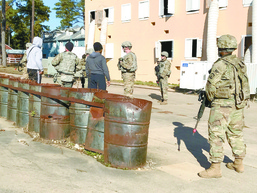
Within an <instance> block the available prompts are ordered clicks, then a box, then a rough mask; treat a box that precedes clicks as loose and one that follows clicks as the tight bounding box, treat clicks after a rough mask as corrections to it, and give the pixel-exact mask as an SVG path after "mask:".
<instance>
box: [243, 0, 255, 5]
mask: <svg viewBox="0 0 257 193" xmlns="http://www.w3.org/2000/svg"><path fill="white" fill-rule="evenodd" d="M252 3H253V0H243V5H244V6H252Z"/></svg>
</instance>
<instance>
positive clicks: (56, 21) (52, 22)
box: [43, 0, 61, 31]
mask: <svg viewBox="0 0 257 193" xmlns="http://www.w3.org/2000/svg"><path fill="white" fill-rule="evenodd" d="M58 1H59V0H44V4H45V5H46V6H48V7H50V10H51V13H50V17H49V21H47V22H44V23H43V24H44V25H48V26H50V30H51V31H52V30H54V29H56V27H58V26H60V21H61V19H60V18H56V14H55V10H53V8H54V7H55V5H54V4H55V3H57V2H58Z"/></svg>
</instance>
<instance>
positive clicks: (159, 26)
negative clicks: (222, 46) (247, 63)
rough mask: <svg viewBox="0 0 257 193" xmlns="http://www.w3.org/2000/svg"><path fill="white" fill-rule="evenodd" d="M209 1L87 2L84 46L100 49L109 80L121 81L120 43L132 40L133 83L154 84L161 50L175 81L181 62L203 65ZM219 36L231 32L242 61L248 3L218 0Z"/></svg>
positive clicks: (248, 38)
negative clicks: (135, 67) (134, 58)
mask: <svg viewBox="0 0 257 193" xmlns="http://www.w3.org/2000/svg"><path fill="white" fill-rule="evenodd" d="M210 1H211V0H119V1H117V0H116V1H115V0H85V17H86V18H85V34H86V36H85V42H86V43H87V45H86V46H87V48H90V47H92V45H93V42H96V41H99V42H101V43H102V44H103V45H104V48H105V49H104V53H103V55H104V56H105V57H106V58H107V60H108V63H107V64H108V67H109V70H110V75H111V79H113V80H114V79H115V80H118V79H121V75H120V72H119V71H118V68H117V61H118V58H119V57H121V56H122V55H123V54H124V53H123V52H122V50H121V43H122V42H123V41H127V40H128V41H131V43H132V45H133V47H132V50H133V52H135V54H136V55H137V60H138V70H137V73H136V80H141V81H153V82H155V80H156V77H155V75H154V67H155V66H156V62H157V60H158V58H159V57H160V52H161V51H167V52H168V53H169V58H168V60H170V61H171V63H172V68H171V71H172V73H171V77H170V78H169V83H179V81H180V68H181V62H182V61H206V60H207V54H206V47H207V46H206V45H207V28H208V10H209V3H210ZM218 2H219V17H218V24H217V37H219V36H220V35H223V34H232V35H234V36H235V37H236V38H237V40H238V43H239V45H238V49H237V51H236V54H237V55H238V56H239V57H244V53H245V50H246V49H247V48H248V47H249V45H250V44H251V34H252V27H251V26H252V7H251V2H252V0H219V1H218Z"/></svg>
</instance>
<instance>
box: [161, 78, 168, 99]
mask: <svg viewBox="0 0 257 193" xmlns="http://www.w3.org/2000/svg"><path fill="white" fill-rule="evenodd" d="M159 86H160V91H161V92H162V90H163V99H164V100H165V101H167V100H168V88H169V84H168V76H165V77H164V78H161V79H160V82H159Z"/></svg>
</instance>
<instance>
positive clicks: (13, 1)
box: [6, 0, 51, 49]
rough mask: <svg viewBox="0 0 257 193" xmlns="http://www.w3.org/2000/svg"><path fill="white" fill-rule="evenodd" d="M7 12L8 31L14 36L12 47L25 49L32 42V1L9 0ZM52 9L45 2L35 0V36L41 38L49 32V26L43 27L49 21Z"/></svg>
mask: <svg viewBox="0 0 257 193" xmlns="http://www.w3.org/2000/svg"><path fill="white" fill-rule="evenodd" d="M7 7H8V8H7V10H6V16H7V17H6V22H7V30H9V33H10V34H12V38H11V47H13V48H16V49H24V48H25V44H26V43H27V42H30V35H31V34H30V31H31V30H30V29H31V14H32V12H31V10H32V1H31V0H8V1H7ZM50 12H51V11H50V7H48V6H45V5H44V3H43V0H35V23H34V34H35V36H41V32H42V31H44V30H49V26H46V25H42V23H43V22H44V21H48V20H49V13H50Z"/></svg>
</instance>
